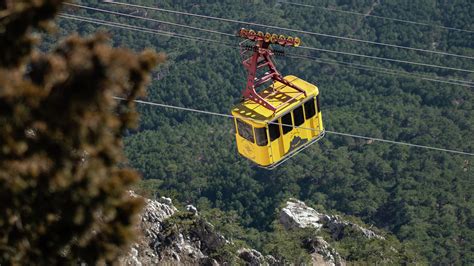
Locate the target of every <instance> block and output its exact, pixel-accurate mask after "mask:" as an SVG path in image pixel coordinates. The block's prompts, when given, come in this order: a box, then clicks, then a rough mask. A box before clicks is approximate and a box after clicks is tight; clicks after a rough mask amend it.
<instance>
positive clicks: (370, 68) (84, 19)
mask: <svg viewBox="0 0 474 266" xmlns="http://www.w3.org/2000/svg"><path fill="white" fill-rule="evenodd" d="M59 17H61V18H64V19H72V20H77V21H82V22H88V23H93V24H99V25H104V26H110V27H116V28H121V29H126V30H131V31H138V32H144V33H151V34H158V35H162V36H167V37H175V38H180V39H186V40H192V41H199V42H207V43H212V44H217V45H222V46H227V47H232V48H236V49H238V48H239V46H237V45H233V44H231V43H225V42H221V41H216V40H211V39H205V38H200V37H195V36H188V35H183V34H177V33H174V32H168V31H162V30H155V29H149V28H144V27H139V26H133V25H129V24H122V23H116V22H109V21H105V20H100V19H94V18H87V17H81V16H75V15H69V14H64V13H63V14H61V15H59ZM287 55H288V56H289V57H290V58H301V59H309V60H313V61H316V62H320V63H326V64H338V65H343V66H345V67H351V68H357V69H364V70H368V71H375V72H379V73H387V74H391V75H396V74H397V73H398V74H400V75H404V76H413V77H417V78H421V79H424V80H428V81H433V82H441V83H447V84H451V85H458V86H463V87H472V86H471V85H469V84H466V83H469V82H468V81H461V80H453V81H449V80H443V79H435V78H431V77H425V76H423V75H417V74H413V73H408V72H403V71H396V70H392V69H387V68H381V67H373V66H369V65H362V64H354V63H348V62H343V61H337V60H324V59H317V58H315V57H310V56H303V55H296V54H288V53H287ZM325 61H326V62H325ZM384 70H385V71H384ZM390 72H393V73H390ZM454 81H457V82H454Z"/></svg>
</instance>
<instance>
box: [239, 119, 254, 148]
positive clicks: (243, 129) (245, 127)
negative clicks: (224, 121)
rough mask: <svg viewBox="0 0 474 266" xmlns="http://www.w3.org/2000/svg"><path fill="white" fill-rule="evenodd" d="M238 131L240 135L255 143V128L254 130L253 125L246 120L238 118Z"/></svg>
mask: <svg viewBox="0 0 474 266" xmlns="http://www.w3.org/2000/svg"><path fill="white" fill-rule="evenodd" d="M237 132H239V135H240V136H241V137H242V138H244V139H246V140H248V141H250V142H252V143H254V142H255V141H254V137H253V130H252V126H251V125H249V124H247V123H245V122H244V121H242V120H241V119H238V118H237Z"/></svg>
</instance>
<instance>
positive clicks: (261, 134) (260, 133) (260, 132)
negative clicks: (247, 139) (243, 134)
mask: <svg viewBox="0 0 474 266" xmlns="http://www.w3.org/2000/svg"><path fill="white" fill-rule="evenodd" d="M255 139H256V140H257V145H258V146H266V145H267V144H268V138H267V130H266V128H264V127H262V128H255Z"/></svg>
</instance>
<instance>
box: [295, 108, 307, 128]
mask: <svg viewBox="0 0 474 266" xmlns="http://www.w3.org/2000/svg"><path fill="white" fill-rule="evenodd" d="M293 119H294V120H295V127H297V126H301V125H302V124H303V123H304V114H303V106H299V107H298V108H296V109H295V110H293Z"/></svg>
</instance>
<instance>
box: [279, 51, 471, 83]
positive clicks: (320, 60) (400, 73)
mask: <svg viewBox="0 0 474 266" xmlns="http://www.w3.org/2000/svg"><path fill="white" fill-rule="evenodd" d="M285 55H286V56H288V57H290V58H299V59H307V60H312V61H315V62H318V63H322V64H331V65H343V66H346V67H350V68H355V69H361V70H366V71H372V72H378V73H382V74H389V75H395V76H405V77H411V78H418V79H422V80H426V81H433V82H440V83H445V84H450V85H456V86H461V87H466V88H474V83H472V82H469V81H465V80H458V79H447V80H443V79H436V78H434V77H429V76H424V75H419V74H416V73H409V72H405V71H399V70H395V69H388V68H381V67H375V66H369V65H362V64H356V63H349V62H344V61H338V60H332V59H323V58H317V57H312V56H307V55H297V54H289V53H287V54H285Z"/></svg>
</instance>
